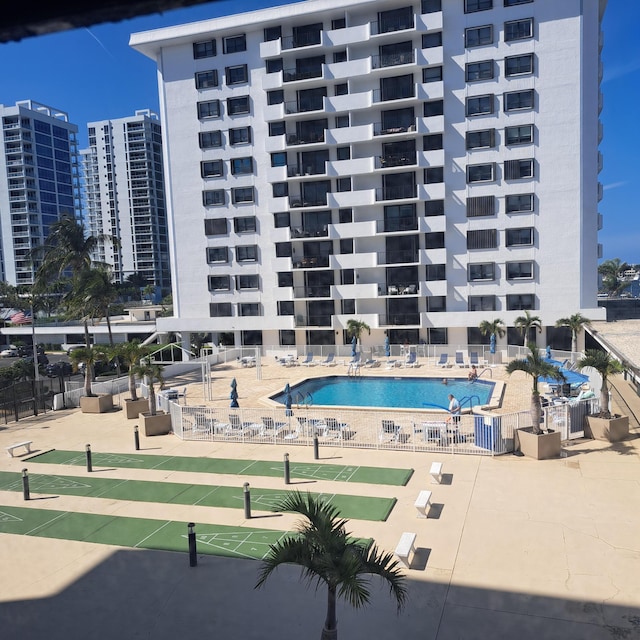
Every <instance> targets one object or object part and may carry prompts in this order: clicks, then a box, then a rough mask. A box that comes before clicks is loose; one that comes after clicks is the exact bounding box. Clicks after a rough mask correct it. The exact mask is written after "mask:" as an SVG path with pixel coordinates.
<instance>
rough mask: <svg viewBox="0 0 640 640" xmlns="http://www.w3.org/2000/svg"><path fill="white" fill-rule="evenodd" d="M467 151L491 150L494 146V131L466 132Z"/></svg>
mask: <svg viewBox="0 0 640 640" xmlns="http://www.w3.org/2000/svg"><path fill="white" fill-rule="evenodd" d="M466 143H467V149H492V148H493V147H495V146H496V130H495V129H483V130H482V131H467V133H466Z"/></svg>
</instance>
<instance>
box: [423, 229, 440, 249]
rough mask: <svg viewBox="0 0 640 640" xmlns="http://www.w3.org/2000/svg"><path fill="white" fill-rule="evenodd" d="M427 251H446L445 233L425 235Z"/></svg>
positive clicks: (435, 232)
mask: <svg viewBox="0 0 640 640" xmlns="http://www.w3.org/2000/svg"><path fill="white" fill-rule="evenodd" d="M424 248H425V249H444V231H431V232H430V233H425V234H424Z"/></svg>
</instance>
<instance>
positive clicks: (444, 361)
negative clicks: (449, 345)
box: [436, 353, 451, 367]
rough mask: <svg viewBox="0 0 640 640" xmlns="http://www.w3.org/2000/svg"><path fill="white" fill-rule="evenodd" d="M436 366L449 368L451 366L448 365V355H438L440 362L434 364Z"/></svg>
mask: <svg viewBox="0 0 640 640" xmlns="http://www.w3.org/2000/svg"><path fill="white" fill-rule="evenodd" d="M436 365H437V366H438V367H450V366H451V365H450V364H449V354H448V353H441V354H440V360H438V362H436Z"/></svg>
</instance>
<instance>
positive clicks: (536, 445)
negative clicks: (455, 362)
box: [506, 342, 565, 460]
mask: <svg viewBox="0 0 640 640" xmlns="http://www.w3.org/2000/svg"><path fill="white" fill-rule="evenodd" d="M527 347H528V349H529V353H528V354H527V357H526V358H517V359H516V360H512V361H511V362H510V363H509V364H508V365H507V368H506V371H507V373H508V374H512V373H514V372H515V371H522V372H523V373H526V374H527V375H529V376H531V379H532V380H533V386H532V388H531V410H530V411H531V423H532V425H531V427H525V428H524V429H517V430H516V446H517V447H519V449H520V451H521V452H522V453H524V455H526V456H529V457H531V458H535V459H536V460H545V459H547V458H558V457H560V445H561V434H560V432H559V431H551V430H549V431H547V432H545V431H544V430H543V429H541V427H540V420H541V417H542V403H541V402H540V391H539V390H538V381H539V379H540V378H541V377H544V378H551V379H552V380H558V381H559V382H562V381H564V379H565V378H564V375H563V373H562V372H561V371H560V369H559V368H558V367H556V366H555V365H553V364H551V363H549V362H547V361H546V360H544V359H543V358H542V356H541V355H540V353H539V352H538V349H537V348H536V345H535V343H533V342H530V343H529V344H528V345H527Z"/></svg>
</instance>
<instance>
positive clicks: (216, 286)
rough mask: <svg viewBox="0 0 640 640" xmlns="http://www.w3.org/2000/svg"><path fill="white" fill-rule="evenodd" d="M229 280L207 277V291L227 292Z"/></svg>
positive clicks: (227, 278) (226, 277)
mask: <svg viewBox="0 0 640 640" xmlns="http://www.w3.org/2000/svg"><path fill="white" fill-rule="evenodd" d="M230 289H231V278H230V277H229V276H209V291H229V290H230Z"/></svg>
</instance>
